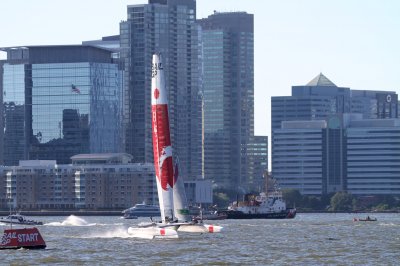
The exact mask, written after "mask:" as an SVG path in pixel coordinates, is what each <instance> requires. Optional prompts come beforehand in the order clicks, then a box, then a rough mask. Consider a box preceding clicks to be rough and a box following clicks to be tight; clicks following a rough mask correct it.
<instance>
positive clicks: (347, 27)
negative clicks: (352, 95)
mask: <svg viewBox="0 0 400 266" xmlns="http://www.w3.org/2000/svg"><path fill="white" fill-rule="evenodd" d="M147 2H148V1H146V0H131V1H126V0H123V1H119V2H118V3H113V4H112V5H110V2H109V1H105V0H101V1H94V0H88V1H84V2H78V1H76V0H71V1H68V2H65V5H64V6H63V5H60V2H54V1H49V0H38V1H34V2H26V1H22V0H13V1H11V0H10V1H8V0H7V1H3V2H2V4H1V8H2V11H3V14H2V16H1V17H0V22H1V23H2V25H6V26H4V27H1V28H0V47H9V46H23V45H62V44H80V43H81V42H82V41H86V40H93V39H100V38H101V37H102V36H107V35H115V34H119V22H120V21H122V20H126V19H127V15H126V13H127V12H126V7H127V5H135V4H146V3H147ZM362 4H363V5H360V2H358V1H357V2H356V1H354V2H348V1H335V2H334V3H333V2H321V1H317V0H306V1H302V2H301V3H299V2H297V1H294V0H290V1H289V0H288V1H280V2H279V3H276V2H272V1H262V2H260V1H256V0H252V1H243V0H229V1H228V0H220V1H211V0H201V1H197V19H200V18H205V17H207V16H208V15H211V14H212V13H213V12H214V10H216V11H218V12H231V11H245V12H247V13H250V14H254V19H255V102H254V104H255V112H254V113H255V134H256V135H270V115H271V112H270V97H271V96H280V95H282V96H284V95H290V90H291V86H293V85H304V84H306V83H307V82H308V81H309V80H311V79H312V78H314V77H315V76H316V75H317V74H319V73H320V72H322V73H324V74H325V75H326V76H327V77H328V78H329V79H330V80H332V81H333V82H334V83H335V84H337V85H338V86H341V87H343V86H344V87H350V88H351V89H358V90H390V91H396V92H397V93H400V88H399V87H400V86H398V84H400V77H399V76H398V75H397V73H396V70H397V69H399V66H400V51H399V49H398V48H397V47H399V45H400V35H399V34H396V32H399V29H400V27H399V26H400V19H399V18H397V17H398V16H397V13H398V12H397V11H398V10H399V9H400V3H398V2H395V1H385V2H380V1H363V2H362ZM78 7H79V8H78ZM57 10H62V12H57ZM16 14H17V15H16ZM93 14H95V15H93ZM21 18H23V19H21ZM49 22H51V23H49ZM0 58H1V59H4V54H2V55H1V57H0Z"/></svg>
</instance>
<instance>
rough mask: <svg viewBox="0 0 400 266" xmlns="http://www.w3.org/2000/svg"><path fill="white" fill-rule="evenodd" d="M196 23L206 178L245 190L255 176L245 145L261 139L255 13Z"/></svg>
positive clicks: (220, 15)
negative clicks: (256, 117)
mask: <svg viewBox="0 0 400 266" xmlns="http://www.w3.org/2000/svg"><path fill="white" fill-rule="evenodd" d="M198 22H199V25H200V26H201V40H202V47H201V48H202V51H200V58H202V65H201V69H202V71H203V76H202V80H201V81H202V90H203V98H204V160H205V163H204V165H205V170H204V171H205V177H206V178H207V179H212V180H214V181H215V183H216V184H217V185H218V186H220V187H223V188H228V189H233V190H238V191H242V192H243V191H248V190H249V189H252V188H249V187H248V186H249V185H250V183H252V182H253V181H250V179H253V178H254V176H253V177H250V172H252V170H251V171H249V168H252V167H254V163H255V161H254V160H256V157H254V158H250V157H251V154H252V152H251V151H248V149H250V150H251V149H252V148H251V147H255V146H256V145H257V144H256V143H255V141H256V140H260V141H261V143H264V145H265V143H266V141H265V137H264V139H257V138H254V17H253V15H252V14H247V13H246V12H230V13H219V12H214V14H212V15H210V16H208V18H204V19H201V20H198ZM257 158H260V157H257ZM263 160H264V162H265V160H266V159H263ZM265 170H266V169H264V171H265ZM262 172H263V171H261V177H262ZM252 173H253V172H252Z"/></svg>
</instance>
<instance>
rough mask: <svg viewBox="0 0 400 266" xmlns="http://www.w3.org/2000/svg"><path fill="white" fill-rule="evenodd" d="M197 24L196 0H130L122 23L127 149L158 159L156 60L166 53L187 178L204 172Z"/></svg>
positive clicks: (177, 147) (177, 146) (175, 135)
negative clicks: (142, 0)
mask: <svg viewBox="0 0 400 266" xmlns="http://www.w3.org/2000/svg"><path fill="white" fill-rule="evenodd" d="M197 38H198V30H197V26H196V1H195V0H150V1H149V2H148V4H142V5H130V6H128V19H127V21H125V22H122V23H121V24H120V40H121V59H122V60H124V63H125V77H126V79H125V82H124V99H125V102H124V128H125V136H126V138H125V151H126V152H127V153H129V154H132V155H133V161H134V162H153V152H152V138H151V97H150V96H151V95H150V92H151V60H152V55H153V54H154V53H156V52H157V53H161V55H162V60H163V64H164V69H165V78H166V86H167V91H168V92H169V117H170V126H171V140H172V145H173V148H174V155H175V156H178V157H179V162H180V165H179V171H180V174H181V175H182V176H184V177H185V178H186V179H192V178H197V177H201V176H202V171H201V169H202V156H201V97H200V95H199V89H198V40H197Z"/></svg>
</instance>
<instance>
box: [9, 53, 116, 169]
mask: <svg viewBox="0 0 400 266" xmlns="http://www.w3.org/2000/svg"><path fill="white" fill-rule="evenodd" d="M5 50H6V51H7V55H8V56H7V60H6V61H4V62H2V68H3V83H2V86H1V89H2V91H3V104H4V109H3V121H4V123H3V127H4V144H3V145H4V147H3V159H4V164H5V165H18V161H19V160H24V159H39V160H57V163H64V164H65V163H70V157H71V156H73V155H75V154H79V153H93V152H118V151H121V149H122V145H121V137H122V134H121V133H122V132H121V129H122V125H121V115H122V108H121V107H122V105H121V101H122V71H121V70H120V69H119V67H118V64H115V63H113V62H112V59H111V52H110V51H108V50H104V49H100V48H95V47H87V46H32V47H17V48H7V49H5Z"/></svg>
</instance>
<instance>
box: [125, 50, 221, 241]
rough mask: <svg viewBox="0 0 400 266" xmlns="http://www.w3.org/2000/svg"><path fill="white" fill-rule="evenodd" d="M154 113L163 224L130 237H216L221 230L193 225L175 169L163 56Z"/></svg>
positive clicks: (156, 72)
mask: <svg viewBox="0 0 400 266" xmlns="http://www.w3.org/2000/svg"><path fill="white" fill-rule="evenodd" d="M151 113H152V137H153V154H154V168H155V174H156V181H157V192H158V199H159V204H160V211H161V222H149V223H141V224H139V225H138V226H137V227H129V228H128V233H129V234H131V235H132V236H133V237H139V238H148V239H153V238H178V231H180V232H191V233H206V232H210V233H216V232H220V231H221V230H222V227H221V226H217V225H208V224H203V223H202V222H201V221H200V222H199V221H191V220H190V216H189V210H188V208H187V202H186V196H185V194H184V185H183V180H182V179H181V178H180V177H179V170H178V164H176V166H175V169H174V164H173V155H172V143H171V137H170V128H169V118H168V95H167V90H166V87H165V79H164V68H163V64H162V62H161V55H160V54H154V55H153V59H152V81H151Z"/></svg>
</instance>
